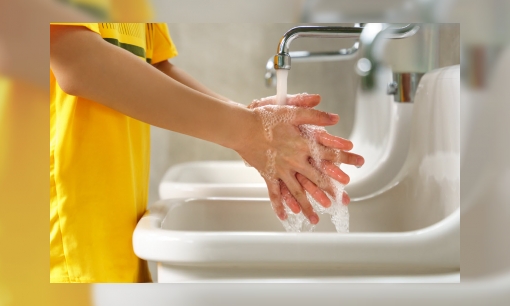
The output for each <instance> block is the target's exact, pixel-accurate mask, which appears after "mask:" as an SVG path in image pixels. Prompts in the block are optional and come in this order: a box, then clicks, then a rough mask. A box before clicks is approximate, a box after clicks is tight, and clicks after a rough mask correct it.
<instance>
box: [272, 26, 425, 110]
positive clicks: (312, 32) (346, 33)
mask: <svg viewBox="0 0 510 306" xmlns="http://www.w3.org/2000/svg"><path fill="white" fill-rule="evenodd" d="M419 28H420V27H419V26H418V25H414V24H408V25H405V26H403V27H394V26H390V25H385V24H377V23H374V24H366V25H365V24H356V26H354V27H342V26H298V27H294V28H292V29H290V30H289V31H287V32H286V33H285V34H284V35H283V37H282V38H281V39H280V42H279V43H278V47H277V50H276V55H275V56H274V57H273V59H269V60H268V62H267V64H266V75H265V79H266V86H274V85H275V70H276V69H287V70H290V68H291V59H292V60H293V61H296V62H301V61H303V62H304V61H337V60H348V59H353V58H354V57H356V56H357V55H358V54H361V55H360V58H359V60H358V62H357V65H356V71H357V73H358V74H359V75H360V76H361V87H362V89H363V90H366V91H368V90H372V89H373V88H374V87H375V75H376V71H377V69H378V65H379V62H380V60H381V59H380V57H381V55H380V53H381V52H380V51H379V47H380V43H379V41H380V40H381V38H390V39H401V38H406V37H410V36H412V35H414V34H415V33H416V32H417V31H418V29H419ZM300 37H316V38H358V39H359V40H360V42H356V43H355V44H354V45H353V46H352V47H351V48H348V49H341V50H338V51H334V52H316V53H311V52H307V51H294V52H290V51H289V49H290V44H291V42H292V41H293V40H294V39H296V38H300ZM421 75H422V74H413V77H412V78H407V77H404V78H400V79H399V78H397V79H395V78H394V80H393V82H392V83H390V85H388V86H389V87H388V94H393V95H395V101H397V102H412V100H413V98H414V91H415V88H416V86H414V85H417V84H418V82H419V80H420V78H421ZM402 80H406V81H407V80H410V81H411V80H412V81H413V82H415V84H414V83H413V84H414V85H412V86H410V84H407V85H405V86H404V85H402V84H400V83H399V81H402ZM416 80H417V81H416ZM409 88H414V89H413V91H412V92H410V91H409V90H408V89H409ZM396 94H399V95H398V96H397V95H396ZM408 97H409V99H408Z"/></svg>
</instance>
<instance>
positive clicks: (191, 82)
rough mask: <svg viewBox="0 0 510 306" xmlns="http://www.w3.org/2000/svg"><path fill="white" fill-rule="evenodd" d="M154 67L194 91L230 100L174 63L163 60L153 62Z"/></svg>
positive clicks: (226, 100)
mask: <svg viewBox="0 0 510 306" xmlns="http://www.w3.org/2000/svg"><path fill="white" fill-rule="evenodd" d="M154 67H156V68H157V69H159V71H161V72H163V73H164V74H166V75H168V76H169V77H171V78H172V79H174V80H176V81H177V82H179V83H181V84H184V85H186V86H188V87H190V88H193V89H194V90H196V91H199V92H201V93H204V94H206V95H208V96H211V97H214V98H216V99H219V100H222V101H225V102H232V101H231V100H230V99H228V98H226V97H224V96H222V95H219V94H217V93H215V92H214V91H212V90H210V89H209V88H207V87H206V86H204V85H203V84H201V83H200V82H199V81H197V80H196V79H195V78H193V77H192V76H190V75H189V74H187V73H186V72H185V71H184V70H182V69H180V68H179V67H176V66H175V65H172V64H171V63H170V62H169V61H166V60H165V61H162V62H159V63H156V64H154Z"/></svg>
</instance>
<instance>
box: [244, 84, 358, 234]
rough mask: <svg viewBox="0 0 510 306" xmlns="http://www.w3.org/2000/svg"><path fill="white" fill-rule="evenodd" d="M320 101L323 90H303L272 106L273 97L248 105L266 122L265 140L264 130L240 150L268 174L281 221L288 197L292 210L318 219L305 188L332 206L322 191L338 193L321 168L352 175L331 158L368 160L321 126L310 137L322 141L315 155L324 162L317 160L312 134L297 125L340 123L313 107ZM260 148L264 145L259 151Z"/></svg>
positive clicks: (336, 176) (342, 176) (355, 162)
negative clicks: (312, 91) (325, 177)
mask: <svg viewBox="0 0 510 306" xmlns="http://www.w3.org/2000/svg"><path fill="white" fill-rule="evenodd" d="M319 102H320V96H319V95H307V94H300V95H289V96H288V98H287V105H285V106H274V104H275V103H276V101H275V97H269V98H264V99H262V100H256V101H254V102H253V103H252V104H250V106H249V108H250V109H254V112H255V113H256V114H258V117H259V118H260V121H261V123H262V127H264V129H265V130H264V129H262V127H259V129H262V131H263V132H264V133H263V134H265V135H264V136H265V137H264V138H265V139H264V140H262V139H261V138H260V133H254V138H253V139H251V141H248V143H249V144H248V145H247V146H246V150H242V152H239V153H240V154H241V156H242V157H243V158H244V159H245V160H246V161H247V162H248V163H249V164H250V165H252V166H254V167H255V168H256V169H257V170H259V172H260V173H261V174H262V176H263V177H264V179H265V181H266V184H267V186H268V190H269V196H270V198H271V202H272V203H273V208H274V210H275V212H276V213H277V215H278V217H279V218H280V219H282V220H284V219H286V217H287V216H286V213H285V210H284V207H283V204H282V199H285V202H286V204H287V205H288V207H289V208H290V209H291V210H292V211H293V212H294V213H298V212H299V211H301V210H302V211H303V213H304V215H305V216H306V217H307V218H308V219H309V220H310V222H311V223H312V224H316V223H317V222H318V221H319V218H318V216H317V214H316V213H315V212H314V211H313V208H312V206H311V204H310V202H309V201H308V199H307V198H306V194H305V190H306V191H307V192H308V193H309V194H310V195H311V196H312V197H313V198H314V199H316V200H317V201H318V202H319V203H320V204H321V205H323V206H324V207H329V206H330V205H331V202H330V200H329V199H328V197H327V196H326V194H325V193H324V191H326V192H328V193H329V194H330V195H333V196H334V192H333V188H332V186H330V184H329V182H328V180H324V179H323V177H324V175H323V173H324V174H326V175H328V176H330V177H332V178H334V179H335V180H337V181H339V182H340V183H342V184H347V183H348V182H349V177H348V176H347V174H345V173H344V172H343V171H342V170H340V169H339V168H338V167H337V166H336V165H334V164H333V163H348V164H353V165H358V166H360V165H362V164H363V162H364V160H363V158H362V157H361V156H358V155H356V154H352V153H348V152H345V151H347V150H350V149H352V143H351V142H350V141H349V140H346V139H342V138H340V137H336V136H333V135H330V134H328V133H327V132H325V131H320V130H316V131H314V133H312V134H311V136H312V140H315V141H316V142H317V143H318V144H319V145H317V146H316V148H317V149H318V152H315V156H317V155H319V157H320V160H321V164H320V165H315V163H314V162H313V161H312V160H311V156H312V152H311V151H310V148H309V145H308V144H309V141H310V139H307V137H306V135H304V134H303V133H302V131H301V130H300V127H299V126H302V125H305V124H308V125H318V126H325V125H332V124H335V123H336V122H338V116H337V115H334V114H328V113H325V112H321V111H317V110H313V109H310V108H311V107H314V106H316V105H317V104H318V103H319ZM289 105H293V106H299V108H296V107H293V106H289ZM264 118H265V120H263V119H264ZM282 118H287V119H286V120H285V119H282ZM268 122H269V124H268ZM264 123H265V124H264ZM264 125H265V126H264ZM257 134H258V135H257ZM255 135H257V137H255ZM256 142H257V143H256ZM250 147H251V149H249V148H250ZM256 147H263V149H262V151H259V150H260V149H255V148H256ZM340 150H343V151H340ZM260 152H265V154H261V153H260ZM262 155H265V156H262ZM318 169H321V170H318ZM343 202H344V203H345V204H347V203H348V202H349V198H348V196H347V194H344V195H343Z"/></svg>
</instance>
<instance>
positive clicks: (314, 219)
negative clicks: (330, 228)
mask: <svg viewBox="0 0 510 306" xmlns="http://www.w3.org/2000/svg"><path fill="white" fill-rule="evenodd" d="M318 222H319V218H318V217H317V216H315V215H313V216H311V217H310V223H312V224H317V223H318Z"/></svg>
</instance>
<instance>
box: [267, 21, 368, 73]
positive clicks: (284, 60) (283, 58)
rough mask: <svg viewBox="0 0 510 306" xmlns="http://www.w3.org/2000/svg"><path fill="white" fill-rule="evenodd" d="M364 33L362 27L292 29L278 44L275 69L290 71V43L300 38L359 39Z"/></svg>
mask: <svg viewBox="0 0 510 306" xmlns="http://www.w3.org/2000/svg"><path fill="white" fill-rule="evenodd" d="M362 31H363V28H362V27H337V26H298V27H295V28H292V29H290V30H288V31H287V33H285V34H284V35H283V37H282V38H281V39H280V42H279V43H278V48H277V49H276V55H275V56H274V58H273V62H274V69H290V64H291V63H290V60H291V56H290V54H289V48H290V43H291V42H292V41H293V40H294V39H296V38H300V37H317V38H359V37H360V35H361V32H362ZM353 48H354V46H353ZM351 49H352V48H351ZM357 49H358V48H356V51H357ZM343 50H346V49H343ZM340 51H342V50H340ZM356 51H354V52H356ZM343 52H348V51H343Z"/></svg>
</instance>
